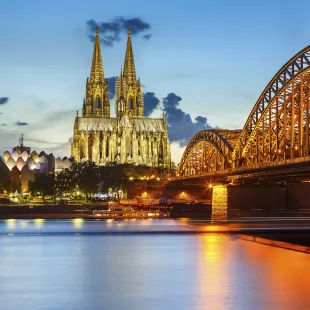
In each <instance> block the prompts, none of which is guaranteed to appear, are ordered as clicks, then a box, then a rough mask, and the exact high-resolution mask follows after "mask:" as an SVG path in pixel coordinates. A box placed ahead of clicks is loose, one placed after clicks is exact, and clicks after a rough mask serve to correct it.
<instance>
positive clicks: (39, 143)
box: [0, 0, 310, 162]
mask: <svg viewBox="0 0 310 310" xmlns="http://www.w3.org/2000/svg"><path fill="white" fill-rule="evenodd" d="M307 7H308V3H307V2H306V1H305V0H301V1H299V2H298V5H296V6H294V4H293V3H292V1H287V0H281V1H278V0H269V1H264V0H260V1H241V0H235V1H230V0H226V1H208V0H202V1H200V0H192V1H184V0H178V1H163V0H157V1H145V0H141V1H140V0H139V1H135V0H132V1H126V0H118V1H102V0H98V1H97V0H85V1H84V0H80V1H79V0H66V1H63V0H53V1H42V0H14V1H1V2H0V12H1V18H0V42H1V44H0V154H2V153H3V152H4V151H5V150H11V149H12V147H14V146H15V145H17V144H18V138H19V136H20V135H21V134H22V133H23V134H24V136H25V142H24V144H25V145H27V146H30V147H31V148H32V149H34V150H37V151H41V150H45V151H47V152H53V153H54V155H55V156H70V143H69V142H70V138H71V137H72V135H73V122H74V117H75V111H76V110H79V111H81V108H82V103H83V98H84V95H85V81H86V78H87V77H88V76H89V73H90V67H91V60H92V52H93V42H92V40H91V36H92V35H93V33H92V31H91V30H92V27H91V25H92V23H93V22H95V23H97V24H99V25H102V26H105V27H101V28H100V29H101V39H102V55H103V65H104V72H105V77H107V78H112V77H115V76H117V75H118V74H119V71H120V66H121V65H122V64H123V62H124V55H125V47H126V39H127V37H126V31H125V30H124V26H127V25H128V23H129V24H130V25H131V26H132V27H135V26H137V25H138V26H137V28H135V29H136V33H135V34H134V33H133V37H132V40H133V50H134V55H135V64H136V71H137V75H138V76H139V77H140V79H141V82H142V84H143V85H144V86H145V93H146V94H147V95H146V97H145V100H146V101H147V109H148V111H150V112H151V114H150V117H159V116H161V115H162V113H163V112H164V113H165V115H166V117H167V121H168V124H169V127H168V131H169V137H170V140H171V152H172V159H173V160H174V161H175V162H178V161H179V160H180V157H181V156H182V153H183V151H184V148H185V146H186V143H187V142H188V141H189V140H190V138H191V137H192V136H193V135H194V134H195V133H196V132H198V131H199V130H202V129H204V128H214V127H216V128H222V129H241V128H243V126H244V123H245V121H246V119H247V117H248V115H249V113H250V111H251V109H252V108H253V106H254V104H255V102H256V100H257V99H258V97H259V95H260V93H261V92H262V91H263V89H264V88H265V87H266V85H267V84H268V82H269V81H270V80H271V79H272V77H273V76H274V75H275V73H276V72H277V71H278V70H279V69H280V68H281V67H282V66H283V65H284V63H285V62H287V61H288V60H289V59H290V58H291V57H292V56H294V55H295V54H296V53H297V52H298V51H299V50H301V49H303V48H304V47H306V46H307V45H309V44H310V24H309V21H308V10H307V9H303V8H307ZM115 25H116V26H117V27H120V28H118V29H120V30H119V32H116V31H115ZM113 26H114V28H113ZM108 27H110V28H111V29H112V30H111V31H110V32H109V31H108V30H109V28H108ZM122 27H123V28H122ZM102 28H105V30H103V29H102ZM113 29H114V30H113ZM133 32H134V31H133ZM111 111H114V101H113V100H112V101H111Z"/></svg>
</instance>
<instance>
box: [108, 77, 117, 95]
mask: <svg viewBox="0 0 310 310" xmlns="http://www.w3.org/2000/svg"><path fill="white" fill-rule="evenodd" d="M116 78H117V77H116V76H111V77H109V78H107V80H108V85H109V98H110V100H112V99H113V98H114V97H115V82H116Z"/></svg>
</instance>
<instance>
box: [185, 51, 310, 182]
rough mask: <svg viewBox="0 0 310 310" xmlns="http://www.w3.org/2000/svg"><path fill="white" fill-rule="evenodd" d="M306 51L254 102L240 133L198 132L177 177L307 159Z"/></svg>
mask: <svg viewBox="0 0 310 310" xmlns="http://www.w3.org/2000/svg"><path fill="white" fill-rule="evenodd" d="M309 119H310V46H308V47H306V48H305V49H303V50H302V51H300V52H299V53H297V54H296V55H295V56H294V57H293V58H291V59H290V60H289V61H288V62H287V63H286V64H285V65H284V66H283V67H282V68H281V69H280V70H279V71H278V73H277V74H276V75H275V76H274V77H273V79H272V80H271V81H270V83H269V84H268V85H267V87H266V88H265V90H264V91H263V92H262V94H261V95H260V97H259V98H258V100H257V102H256V104H255V105H254V108H253V109H252V111H251V113H250V115H249V117H248V119H247V121H246V123H245V125H244V127H243V130H240V131H238V130H236V131H229V130H203V131H201V132H199V133H197V134H196V135H195V136H194V137H193V138H192V139H191V141H190V142H189V144H188V146H187V147H186V149H185V151H184V153H183V156H182V159H181V162H180V166H179V176H180V177H187V176H193V175H201V174H208V173H212V172H219V171H223V172H224V170H226V171H228V170H230V171H231V172H232V171H237V170H240V169H241V170H242V169H244V168H250V167H254V166H255V167H260V166H261V167H263V166H265V165H266V164H272V163H276V162H279V164H281V163H280V162H283V163H285V162H292V161H298V160H300V159H307V158H309V162H310V149H309V147H310V142H309V126H310V124H309Z"/></svg>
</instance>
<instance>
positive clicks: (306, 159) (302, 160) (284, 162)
mask: <svg viewBox="0 0 310 310" xmlns="http://www.w3.org/2000/svg"><path fill="white" fill-rule="evenodd" d="M305 162H309V163H310V156H307V157H299V158H293V159H285V160H281V161H273V162H264V163H259V164H248V165H247V166H245V167H239V168H236V169H232V168H229V169H224V170H221V171H212V172H207V173H202V174H194V175H188V176H179V177H174V178H172V180H184V179H188V178H198V177H207V176H221V175H227V174H231V173H232V172H237V173H239V172H240V173H242V172H245V171H248V170H256V169H257V170H259V169H264V168H270V167H278V166H287V165H291V164H298V163H305Z"/></svg>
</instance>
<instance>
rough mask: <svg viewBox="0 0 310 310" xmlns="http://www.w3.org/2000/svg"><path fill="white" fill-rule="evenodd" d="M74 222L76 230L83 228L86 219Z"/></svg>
mask: <svg viewBox="0 0 310 310" xmlns="http://www.w3.org/2000/svg"><path fill="white" fill-rule="evenodd" d="M72 222H73V226H74V227H75V228H81V227H82V226H83V223H84V219H82V218H75V219H73V220H72Z"/></svg>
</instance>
